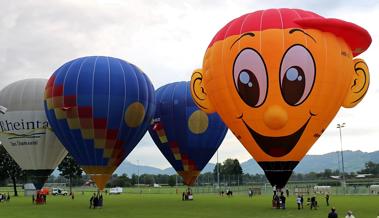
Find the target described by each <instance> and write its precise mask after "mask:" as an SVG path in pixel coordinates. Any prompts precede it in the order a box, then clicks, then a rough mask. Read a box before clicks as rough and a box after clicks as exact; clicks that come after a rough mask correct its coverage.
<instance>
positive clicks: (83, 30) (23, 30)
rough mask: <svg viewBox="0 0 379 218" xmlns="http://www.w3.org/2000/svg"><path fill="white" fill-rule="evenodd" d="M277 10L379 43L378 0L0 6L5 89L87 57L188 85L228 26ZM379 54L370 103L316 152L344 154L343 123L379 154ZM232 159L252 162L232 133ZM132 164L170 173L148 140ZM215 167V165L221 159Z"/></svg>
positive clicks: (145, 0)
mask: <svg viewBox="0 0 379 218" xmlns="http://www.w3.org/2000/svg"><path fill="white" fill-rule="evenodd" d="M272 7H295V8H304V9H308V10H312V11H315V12H317V13H319V14H320V15H322V16H325V17H335V18H340V19H345V20H347V21H352V22H354V23H357V24H359V25H362V26H363V27H364V28H366V29H367V30H368V31H369V32H370V33H371V35H372V37H373V39H376V38H378V37H379V29H378V28H377V22H376V21H377V20H378V18H379V13H378V8H379V2H378V1H375V0H368V1H352V0H346V1H342V0H339V1H328V0H320V1H303V0H295V1H281V0H273V1H247V0H223V1H215V0H214V1H201V0H183V1H171V0H96V1H95V0H83V1H74V0H66V1H62V0H57V1H43V0H29V1H7V0H0V14H1V15H2V16H1V17H0V29H1V30H2V31H1V34H0V77H1V79H0V89H1V88H3V87H4V86H5V85H7V84H9V83H11V82H13V81H16V80H20V79H24V78H32V77H43V78H48V77H49V76H50V75H51V74H52V73H53V72H54V70H56V69H57V68H58V67H59V66H61V65H62V64H64V63H65V62H67V61H69V60H71V59H74V58H77V57H80V56H87V55H109V56H115V57H118V58H121V59H124V60H127V61H129V62H131V63H134V64H136V65H137V66H139V67H140V68H141V69H142V70H143V71H144V72H146V74H147V75H148V76H149V77H150V79H151V80H152V82H153V83H154V86H155V88H158V87H160V86H162V85H164V84H167V83H170V82H174V81H181V80H189V79H190V75H191V72H192V70H193V69H195V68H198V67H201V64H202V60H203V55H204V52H205V49H206V48H207V46H208V43H209V42H210V41H211V39H212V37H213V36H214V35H215V34H216V32H217V31H218V30H219V29H220V28H221V27H222V26H224V25H225V24H226V23H227V22H229V21H230V20H232V19H234V18H236V17H238V16H241V15H242V14H244V13H248V12H252V11H255V10H259V9H265V8H272ZM378 49H379V44H378V42H377V41H376V40H374V41H373V43H372V46H371V47H370V48H369V50H368V51H367V52H365V53H364V54H363V55H362V56H361V57H362V58H364V59H365V60H366V61H367V63H368V65H369V67H370V70H371V71H372V72H373V73H372V74H371V87H370V90H369V92H368V94H367V96H366V97H365V99H364V100H363V101H362V103H361V104H360V105H358V106H357V107H356V108H354V109H351V110H345V109H342V110H341V111H340V112H339V113H338V115H337V116H336V118H335V120H334V121H333V122H332V123H331V124H330V126H329V128H328V129H327V130H326V132H325V134H324V135H323V136H322V137H321V138H320V139H319V141H318V142H317V143H316V144H315V145H314V146H313V148H312V149H311V151H310V153H325V152H329V151H334V150H337V149H338V143H339V135H338V132H337V129H336V128H335V125H336V123H337V122H346V123H347V126H346V128H345V129H343V134H344V135H343V138H344V139H346V140H344V146H346V148H354V147H357V148H359V149H361V150H374V149H377V146H376V145H375V143H374V142H375V141H376V139H377V136H378V135H379V132H378V131H379V119H378V116H376V115H377V108H378V107H379V103H378V101H377V99H378V98H379V91H378V90H379V88H378V87H379V74H378V73H377V72H378V71H379V62H378V61H377V60H376V59H377V54H376V53H377V51H378ZM354 150H356V149H354ZM227 157H235V158H239V159H240V160H247V159H249V158H250V155H249V154H248V152H247V151H246V150H245V149H244V147H243V146H242V145H241V144H240V143H239V142H238V140H236V139H235V137H234V136H233V135H232V134H228V135H227V137H226V138H225V141H224V142H223V144H222V145H221V147H220V152H219V158H220V161H222V160H224V159H226V158H227ZM129 158H130V161H131V162H134V161H133V160H136V159H137V158H138V159H140V161H142V160H143V161H146V162H148V163H150V164H151V165H156V166H162V167H166V166H168V162H167V161H165V159H164V158H163V156H162V155H161V154H160V152H159V150H158V149H157V148H156V146H155V145H154V143H153V141H152V140H151V139H150V138H149V136H148V135H145V137H144V138H143V140H142V141H141V142H140V143H139V145H138V146H137V147H136V149H135V150H134V151H133V152H132V153H131V154H130V156H129V157H128V159H129ZM211 161H212V162H215V156H214V157H213V158H212V160H211Z"/></svg>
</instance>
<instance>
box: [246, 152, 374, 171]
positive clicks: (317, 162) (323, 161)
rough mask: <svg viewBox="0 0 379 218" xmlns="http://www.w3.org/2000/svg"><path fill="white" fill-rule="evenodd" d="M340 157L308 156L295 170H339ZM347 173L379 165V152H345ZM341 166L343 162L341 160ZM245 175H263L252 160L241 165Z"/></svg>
mask: <svg viewBox="0 0 379 218" xmlns="http://www.w3.org/2000/svg"><path fill="white" fill-rule="evenodd" d="M338 156H340V152H331V153H327V154H323V155H307V156H305V157H304V158H303V160H301V162H300V163H299V165H298V166H297V167H296V168H295V170H294V171H295V172H297V173H309V172H322V171H324V170H325V169H332V170H337V169H338ZM343 156H344V165H345V172H355V171H358V170H361V169H363V168H364V166H365V163H366V162H368V161H373V162H375V163H379V151H375V152H362V151H350V150H347V151H344V152H343ZM340 164H341V160H340ZM241 167H242V169H243V172H244V173H249V174H256V173H263V171H262V170H261V168H260V167H259V165H258V164H257V162H256V161H255V160H253V159H250V160H248V161H246V162H243V163H241Z"/></svg>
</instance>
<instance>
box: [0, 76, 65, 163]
mask: <svg viewBox="0 0 379 218" xmlns="http://www.w3.org/2000/svg"><path fill="white" fill-rule="evenodd" d="M46 83H47V79H25V80H20V81H17V82H14V83H12V84H10V85H8V86H6V87H5V88H4V89H3V90H1V91H0V105H1V113H0V141H1V142H2V144H3V146H4V148H5V149H6V150H7V152H8V153H9V154H10V155H11V156H12V158H13V159H14V160H15V161H16V162H17V164H18V165H19V166H20V167H21V168H22V169H23V170H52V169H55V168H56V167H57V166H58V164H59V163H60V162H61V161H62V160H63V158H64V157H65V156H66V155H67V151H66V149H65V148H64V147H63V145H62V144H61V143H60V142H59V140H58V138H57V137H56V136H55V134H54V132H53V131H52V130H51V128H50V126H49V123H48V121H47V117H46V115H45V110H44V102H43V96H44V91H45V85H46Z"/></svg>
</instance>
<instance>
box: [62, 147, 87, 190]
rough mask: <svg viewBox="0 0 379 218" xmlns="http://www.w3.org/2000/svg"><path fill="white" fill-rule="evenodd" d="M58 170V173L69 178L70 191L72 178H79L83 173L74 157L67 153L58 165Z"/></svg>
mask: <svg viewBox="0 0 379 218" xmlns="http://www.w3.org/2000/svg"><path fill="white" fill-rule="evenodd" d="M58 170H59V171H60V172H61V173H60V174H59V175H61V176H63V177H64V178H66V179H68V180H69V182H70V192H72V180H73V179H75V178H81V176H82V173H83V170H82V168H80V166H79V165H78V164H77V163H76V161H75V160H74V158H73V157H72V156H71V155H70V154H68V155H67V156H66V157H65V158H64V159H63V160H62V162H61V163H60V164H59V165H58Z"/></svg>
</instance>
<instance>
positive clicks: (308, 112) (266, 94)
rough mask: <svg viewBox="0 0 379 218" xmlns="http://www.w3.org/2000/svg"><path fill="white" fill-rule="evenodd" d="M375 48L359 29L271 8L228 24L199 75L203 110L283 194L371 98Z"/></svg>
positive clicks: (195, 85)
mask: <svg viewBox="0 0 379 218" xmlns="http://www.w3.org/2000/svg"><path fill="white" fill-rule="evenodd" d="M370 43H371V37H370V35H369V33H368V32H367V31H366V30H365V29H363V28H362V27H360V26H357V25H355V24H353V23H349V22H346V21H343V20H339V19H332V18H324V17H322V16H320V15H317V14H315V13H313V12H309V11H304V10H299V9H269V10H262V11H257V12H253V13H249V14H246V15H243V16H241V17H239V18H236V19H234V20H232V21H231V22H229V23H228V24H227V25H226V26H224V27H223V28H222V29H221V30H220V31H219V32H218V33H217V34H216V35H215V37H214V38H213V40H212V41H211V43H210V44H209V46H208V49H207V51H206V53H205V57H204V61H203V68H202V69H200V70H196V71H195V72H194V73H193V74H192V79H191V89H192V90H191V92H192V96H193V98H194V100H195V102H196V104H197V105H198V106H199V107H200V108H201V109H202V110H204V111H206V112H208V113H212V112H217V113H218V114H219V115H220V117H221V118H222V120H223V121H224V122H225V124H226V125H227V126H228V127H229V128H230V129H231V130H232V132H233V133H234V135H235V136H236V137H237V138H238V139H239V140H240V141H241V143H242V144H243V145H244V146H245V148H246V149H247V150H248V151H249V153H250V154H251V155H252V156H253V157H254V159H255V160H256V161H257V162H258V163H259V165H260V166H261V167H262V168H263V170H264V172H265V174H266V176H267V178H268V180H269V181H270V182H271V184H272V185H273V186H276V187H277V188H282V187H283V186H284V185H285V184H286V182H287V181H288V179H289V177H290V176H291V173H292V170H293V169H294V168H295V167H296V165H297V164H298V163H299V161H300V160H301V159H302V158H303V157H304V155H305V154H306V153H307V151H308V150H309V149H310V148H311V146H312V145H313V144H314V143H315V142H316V140H317V139H318V138H319V137H320V136H321V134H322V133H323V132H324V130H325V129H326V127H327V126H328V125H329V123H330V122H331V120H332V119H333V118H334V116H335V115H336V113H337V112H338V110H339V109H340V107H341V106H343V107H346V108H350V107H354V106H355V105H356V104H358V103H359V102H360V101H361V100H362V98H363V97H364V95H365V94H366V92H367V89H368V85H369V71H368V67H367V65H366V63H365V62H364V61H363V60H361V59H357V58H354V57H355V56H357V55H359V54H360V53H362V52H363V51H365V50H366V49H367V48H368V47H369V45H370Z"/></svg>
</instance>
